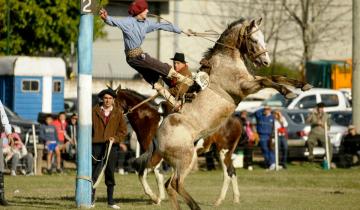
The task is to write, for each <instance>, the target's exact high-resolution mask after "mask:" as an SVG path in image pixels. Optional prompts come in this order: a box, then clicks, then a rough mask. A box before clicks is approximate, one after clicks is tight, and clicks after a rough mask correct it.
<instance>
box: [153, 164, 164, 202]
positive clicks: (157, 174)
mask: <svg viewBox="0 0 360 210" xmlns="http://www.w3.org/2000/svg"><path fill="white" fill-rule="evenodd" d="M162 162H163V161H162V160H161V161H160V162H159V163H158V164H157V165H156V166H155V168H154V173H155V178H156V183H157V185H158V189H159V197H160V200H164V199H165V188H164V175H163V174H162V173H161V171H162V170H161V163H162Z"/></svg>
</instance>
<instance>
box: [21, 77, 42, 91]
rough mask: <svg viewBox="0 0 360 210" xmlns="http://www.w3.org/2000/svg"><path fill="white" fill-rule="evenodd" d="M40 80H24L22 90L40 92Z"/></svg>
mask: <svg viewBox="0 0 360 210" xmlns="http://www.w3.org/2000/svg"><path fill="white" fill-rule="evenodd" d="M39 88H40V85H39V80H23V81H22V83H21V90H22V91H23V92H39Z"/></svg>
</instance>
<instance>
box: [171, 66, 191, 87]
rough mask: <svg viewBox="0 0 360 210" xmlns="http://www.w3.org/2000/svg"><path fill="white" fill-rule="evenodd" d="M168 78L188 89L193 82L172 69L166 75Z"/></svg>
mask: <svg viewBox="0 0 360 210" xmlns="http://www.w3.org/2000/svg"><path fill="white" fill-rule="evenodd" d="M167 77H168V78H176V80H177V82H179V83H184V84H186V85H188V86H189V87H190V86H191V85H193V84H194V80H193V79H192V78H189V77H186V76H184V75H182V74H180V73H178V72H177V71H175V69H174V68H171V69H170V70H169V74H168V75H167Z"/></svg>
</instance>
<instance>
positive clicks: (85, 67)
mask: <svg viewBox="0 0 360 210" xmlns="http://www.w3.org/2000/svg"><path fill="white" fill-rule="evenodd" d="M93 24H94V16H93V15H92V14H83V15H81V16H80V26H79V39H78V62H79V64H78V65H79V67H78V68H79V72H78V107H81V109H80V108H79V110H78V111H79V133H78V134H79V139H78V147H77V177H76V206H77V207H84V208H90V206H91V191H92V182H91V129H92V118H91V105H92V104H91V93H92V91H91V90H92V56H93V53H92V42H93Z"/></svg>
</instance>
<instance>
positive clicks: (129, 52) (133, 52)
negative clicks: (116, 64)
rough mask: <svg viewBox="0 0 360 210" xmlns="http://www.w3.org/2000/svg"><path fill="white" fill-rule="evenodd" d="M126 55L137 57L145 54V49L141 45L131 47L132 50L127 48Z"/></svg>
mask: <svg viewBox="0 0 360 210" xmlns="http://www.w3.org/2000/svg"><path fill="white" fill-rule="evenodd" d="M125 54H126V57H129V58H136V57H138V56H139V55H141V54H143V50H142V49H141V48H140V47H137V48H134V49H131V50H125Z"/></svg>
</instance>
